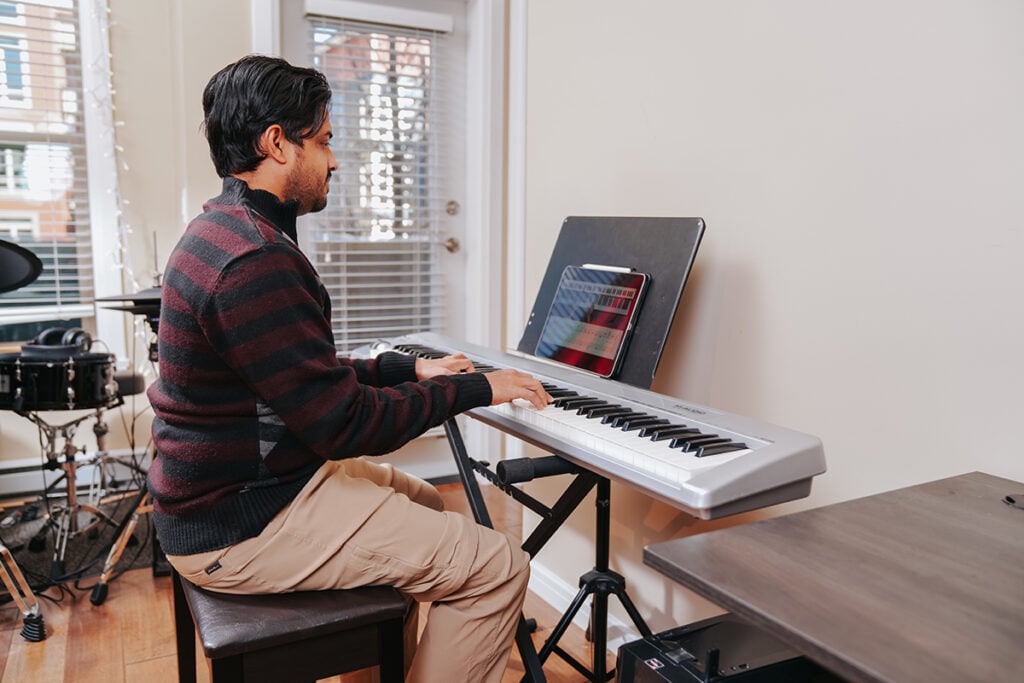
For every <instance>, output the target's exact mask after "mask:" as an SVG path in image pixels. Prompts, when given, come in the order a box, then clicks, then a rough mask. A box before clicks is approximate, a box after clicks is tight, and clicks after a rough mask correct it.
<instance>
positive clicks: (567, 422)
mask: <svg viewBox="0 0 1024 683" xmlns="http://www.w3.org/2000/svg"><path fill="white" fill-rule="evenodd" d="M490 410H493V411H495V412H498V413H502V414H505V415H507V416H508V417H510V418H512V419H514V420H516V421H517V422H521V423H523V424H527V425H530V426H531V427H534V428H535V429H539V430H542V431H544V432H546V433H548V434H550V435H552V437H554V438H555V439H558V440H562V441H566V442H569V443H572V444H574V445H576V446H579V447H580V448H582V449H584V450H587V451H590V452H592V453H594V454H595V455H600V456H602V457H605V458H608V459H610V460H613V461H615V462H617V463H619V464H620V465H625V466H626V467H629V468H631V469H634V470H637V471H640V472H645V473H647V474H649V475H654V476H657V477H658V478H660V479H662V480H663V481H666V482H671V483H673V484H675V485H680V484H682V483H684V482H686V481H688V480H689V479H690V477H692V476H693V474H694V473H695V472H699V471H701V470H704V469H708V468H712V467H716V466H718V465H721V464H723V463H725V462H728V461H729V460H734V459H736V458H739V457H742V456H743V455H745V454H748V453H750V451H751V449H749V448H748V449H744V450H739V451H733V452H732V453H723V454H721V455H713V456H709V457H706V458H697V457H695V456H694V455H693V454H691V453H683V452H682V450H680V449H678V448H669V446H668V441H657V442H655V441H651V440H650V439H649V438H641V437H640V436H638V432H636V431H632V432H624V431H622V430H621V429H616V428H614V427H612V426H611V425H609V424H601V421H600V419H589V418H587V417H586V416H584V415H577V414H576V412H575V411H572V410H563V409H562V408H556V407H553V406H548V407H547V408H545V409H544V410H537V409H536V408H534V407H533V405H532V404H530V403H529V402H528V401H524V400H522V399H516V400H515V401H513V402H512V403H511V404H504V405H501V406H493V407H491V408H490Z"/></svg>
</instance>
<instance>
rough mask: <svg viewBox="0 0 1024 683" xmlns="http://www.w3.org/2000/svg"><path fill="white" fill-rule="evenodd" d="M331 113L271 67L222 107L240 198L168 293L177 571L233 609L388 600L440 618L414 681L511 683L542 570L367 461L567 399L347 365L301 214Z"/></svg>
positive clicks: (164, 527)
mask: <svg viewBox="0 0 1024 683" xmlns="http://www.w3.org/2000/svg"><path fill="white" fill-rule="evenodd" d="M330 96H331V91H330V87H329V85H328V83H327V81H326V79H325V78H324V77H323V75H321V74H320V73H318V72H316V71H314V70H312V69H301V68H297V67H294V66H291V65H290V64H288V63H287V62H285V61H283V60H280V59H275V58H270V57H261V56H250V57H246V58H244V59H242V60H240V61H238V62H236V63H234V64H231V65H229V66H227V67H225V68H224V69H222V70H221V71H220V72H218V73H217V74H216V75H214V76H213V78H212V79H211V80H210V82H209V83H208V84H207V86H206V89H205V91H204V93H203V110H204V114H205V121H204V127H205V132H206V137H207V140H208V142H209V145H210V154H211V157H212V158H213V162H214V165H215V166H216V169H217V172H218V174H219V175H220V176H221V177H222V178H223V179H224V180H223V183H224V185H223V192H222V194H221V195H220V196H219V197H217V198H215V199H213V200H211V201H210V202H209V203H207V204H206V206H205V207H204V212H203V213H202V214H201V215H200V216H199V217H197V218H196V219H195V220H193V221H192V222H191V223H190V224H189V226H188V229H187V230H186V232H185V234H184V236H183V237H182V239H181V241H180V242H179V244H178V246H177V248H176V249H175V251H174V253H173V254H172V255H171V258H170V261H169V263H168V266H167V271H166V276H165V279H164V285H163V291H162V300H163V302H162V311H161V319H160V326H159V337H160V339H159V354H160V378H159V379H158V380H157V382H156V383H155V384H154V385H153V386H152V387H151V389H150V391H149V398H150V401H151V403H152V405H153V409H154V412H155V419H154V422H153V438H154V443H155V446H156V451H157V457H156V459H155V461H154V462H153V465H152V467H151V468H150V471H149V487H150V490H151V491H152V493H153V497H154V499H155V511H154V520H155V524H156V528H157V533H158V535H159V538H160V543H161V545H162V546H163V549H164V551H165V552H166V553H167V556H168V560H169V561H170V563H171V564H172V565H173V566H174V567H175V569H176V570H177V571H178V572H180V573H181V575H182V576H183V577H185V578H186V579H188V580H189V581H191V582H193V583H195V584H197V585H199V586H202V587H205V588H208V589H211V590H215V591H223V592H229V593H277V592H286V591H296V590H321V589H332V588H350V587H355V586H362V585H368V584H383V585H392V586H395V587H397V588H398V589H400V590H401V591H403V592H405V593H406V594H408V595H410V596H412V597H413V598H415V599H416V600H417V601H430V602H432V603H433V605H432V608H431V612H430V614H429V617H428V620H427V626H426V629H425V631H424V633H423V636H422V638H421V641H420V645H419V648H418V650H417V654H416V656H415V658H414V660H413V663H412V669H411V671H410V680H412V681H438V682H444V683H450V682H451V681H499V680H500V679H501V674H502V671H503V670H504V668H505V662H506V660H507V658H508V653H509V650H510V649H511V641H512V634H513V631H514V629H515V625H516V623H517V620H518V615H519V612H520V609H521V605H522V600H523V596H524V594H525V591H526V581H527V576H528V557H527V555H526V554H525V553H524V552H523V551H522V550H521V549H520V548H518V546H517V545H516V544H515V543H514V542H513V541H511V540H510V539H508V538H507V537H505V536H504V535H502V534H500V533H497V532H495V531H493V530H491V529H486V528H483V527H479V526H477V525H476V524H474V523H473V522H472V521H471V520H469V519H467V518H466V517H464V516H462V515H458V514H453V513H448V512H444V511H442V507H443V506H442V502H441V498H440V495H439V494H438V493H437V491H436V490H435V489H434V488H433V487H431V486H430V485H429V484H426V483H425V482H423V481H420V480H418V479H416V478H414V477H411V476H409V475H406V474H404V473H402V472H399V471H396V470H394V469H392V468H390V467H388V466H383V465H379V464H375V463H373V462H370V461H368V460H365V459H362V458H359V457H357V456H362V455H376V454H381V453H386V452H389V451H392V450H394V449H396V448H398V447H399V446H401V445H402V444H404V443H406V442H407V441H409V440H410V439H412V438H415V437H416V436H418V435H420V434H422V433H423V432H424V431H425V430H427V429H429V428H430V427H433V426H435V425H437V424H440V423H442V422H443V421H444V420H446V419H448V418H449V417H452V416H453V415H455V414H456V413H459V412H461V411H464V410H467V409H469V408H473V407H477V406H484V405H488V404H491V405H494V404H498V403H502V402H507V401H511V400H513V399H516V398H519V399H525V400H527V401H529V402H531V403H532V404H533V405H535V406H537V407H538V408H541V407H543V406H544V405H546V404H547V403H548V402H549V401H550V396H549V395H548V394H547V393H546V392H545V391H544V389H543V388H542V387H541V386H540V383H539V382H538V381H537V380H536V379H534V378H533V377H530V376H529V375H525V374H523V373H520V372H517V371H514V370H503V371H500V372H494V373H490V374H487V375H483V374H479V373H474V372H472V370H473V367H472V364H471V363H470V362H469V360H468V359H466V358H465V357H464V356H461V355H457V356H449V357H446V358H442V359H439V360H424V359H413V358H410V357H407V356H403V355H400V354H395V353H386V354H382V355H381V356H379V357H378V358H376V359H375V360H366V361H360V360H339V359H338V358H337V356H336V352H335V347H334V338H333V335H332V333H331V326H330V318H331V316H330V301H329V299H328V297H327V293H326V291H325V290H324V288H323V285H322V284H321V283H320V280H319V278H318V277H317V274H316V272H315V270H314V269H313V267H312V265H311V264H310V263H309V261H308V260H307V259H306V257H305V256H304V255H303V253H302V252H301V251H300V250H299V248H298V246H297V245H296V234H295V218H296V216H297V215H299V214H303V213H307V212H311V211H319V210H321V209H323V208H324V206H326V203H327V193H328V184H329V180H330V176H331V173H332V172H333V171H334V170H335V169H336V168H337V162H336V161H335V158H334V154H333V153H332V151H331V135H332V132H331V123H330V120H329V117H328V105H329V100H330ZM453 644H457V647H453Z"/></svg>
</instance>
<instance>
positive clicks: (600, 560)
mask: <svg viewBox="0 0 1024 683" xmlns="http://www.w3.org/2000/svg"><path fill="white" fill-rule="evenodd" d="M394 350H396V351H400V352H403V353H408V354H411V355H415V356H419V357H425V358H434V357H440V356H444V355H448V354H452V353H465V354H466V355H467V356H468V357H469V358H470V360H472V361H473V363H474V365H475V366H476V368H477V370H478V371H481V372H488V371H491V370H495V369H498V368H501V367H515V368H517V369H519V370H523V371H525V372H528V373H531V374H533V375H534V376H537V377H538V378H539V379H541V381H542V383H544V386H545V388H546V389H547V390H548V392H549V393H550V394H551V395H552V396H553V397H555V402H554V403H553V404H552V406H549V408H547V409H545V410H543V411H538V410H535V409H533V408H532V407H525V406H522V405H518V404H517V402H513V403H512V404H505V405H502V406H493V407H489V408H477V409H474V410H471V411H469V413H468V414H469V415H470V416H471V417H474V418H476V419H478V420H480V421H482V422H484V423H485V424H488V425H491V426H493V427H496V428H498V429H501V430H503V431H505V432H507V433H509V434H512V435H514V436H516V437H517V438H520V439H523V440H525V441H527V442H529V443H532V444H533V445H535V446H538V447H540V448H543V449H546V450H548V451H549V452H554V453H555V454H556V455H552V456H547V457H541V458H520V459H516V460H506V461H502V462H500V463H498V464H497V466H496V468H495V471H492V470H491V469H490V467H489V465H488V463H486V462H482V461H478V460H474V459H473V458H471V457H470V456H469V454H468V453H467V452H466V447H465V444H464V442H463V439H462V436H461V433H460V431H459V427H458V425H457V423H456V422H455V421H454V420H450V421H448V422H447V423H446V424H445V432H446V434H447V436H448V441H449V445H450V446H451V449H452V453H453V455H454V456H455V462H456V465H457V466H458V469H459V476H460V478H461V479H462V482H463V485H464V486H465V489H466V495H467V497H468V498H469V504H470V508H471V510H472V513H473V516H474V518H475V519H476V521H477V522H478V523H480V524H483V525H485V526H488V527H492V526H493V525H492V523H491V520H490V516H489V515H488V513H487V508H486V505H485V503H484V501H483V498H482V496H481V494H480V489H479V486H478V485H477V483H476V479H475V478H474V476H473V473H474V472H476V473H478V474H480V475H481V476H483V477H484V478H485V479H487V480H488V481H490V482H492V483H493V484H495V485H496V486H497V487H498V488H499V489H501V490H502V491H504V492H505V493H506V494H508V495H509V496H511V497H512V498H514V499H515V500H516V501H518V502H519V503H521V504H522V505H524V506H526V507H527V508H529V509H530V510H532V511H533V512H535V513H536V514H538V515H540V516H541V519H542V521H541V523H540V524H539V525H538V526H537V528H536V529H534V531H533V533H531V534H530V536H529V538H527V539H526V541H525V542H524V543H523V546H522V547H523V549H524V550H526V551H527V552H528V553H530V555H531V557H532V556H535V555H536V554H537V552H539V551H540V549H541V548H542V547H543V546H544V544H545V543H547V541H548V540H549V539H550V538H551V537H552V535H553V534H554V533H555V531H556V530H557V529H558V528H559V527H560V526H561V525H562V524H563V523H564V522H565V521H566V520H567V519H568V517H569V515H571V514H572V512H573V511H574V510H575V509H576V508H577V507H578V506H579V504H580V503H581V502H582V501H583V499H584V498H585V497H586V495H587V494H588V493H589V492H590V491H591V490H592V489H594V488H595V487H596V489H597V521H596V527H597V528H596V530H595V531H596V538H595V546H596V548H595V566H594V569H593V570H592V571H590V572H587V573H586V574H584V575H583V576H582V577H581V578H580V591H579V593H578V594H577V596H576V598H575V599H574V600H573V601H572V603H571V604H570V606H569V608H568V609H567V611H566V613H565V614H564V615H563V617H562V619H561V620H560V621H559V623H558V625H557V626H556V627H555V630H554V631H553V632H552V634H551V636H549V638H548V640H547V641H546V642H545V644H544V646H543V647H542V648H541V650H540V652H537V651H536V649H535V648H534V646H533V641H532V639H531V638H530V629H529V628H528V627H527V625H526V622H525V621H524V620H522V619H521V620H520V624H519V628H518V630H517V633H516V642H517V645H518V647H519V651H520V653H521V655H522V657H523V664H524V667H525V669H526V676H525V677H524V680H527V681H533V682H534V683H540V682H541V681H544V680H546V679H545V677H544V674H543V671H542V670H541V664H542V663H543V662H544V661H545V660H546V659H547V657H548V656H549V655H550V654H551V653H552V652H554V653H556V654H558V655H559V656H560V657H562V658H563V659H565V660H566V661H567V662H568V663H569V664H570V665H571V666H573V668H575V669H577V670H578V671H579V672H580V673H582V674H583V675H584V676H586V677H587V679H588V680H590V681H593V682H595V683H604V681H605V680H607V679H608V678H609V675H608V673H607V667H606V664H605V657H606V650H607V616H608V612H607V608H608V596H609V595H615V596H616V597H617V598H619V600H620V601H621V602H622V604H623V606H624V607H625V609H626V611H627V613H628V614H629V616H630V618H631V619H632V620H633V622H634V624H635V625H636V627H637V629H638V630H639V631H640V633H641V635H642V636H643V637H649V636H650V635H651V631H650V629H649V628H648V627H647V625H646V624H645V623H644V620H643V618H642V617H641V616H640V614H639V612H638V611H637V609H636V607H635V606H634V605H633V603H632V601H631V600H630V599H629V597H628V596H627V595H626V592H625V580H624V579H623V577H622V576H621V575H619V574H617V573H615V572H613V571H611V570H610V569H609V567H608V562H609V532H610V488H611V487H610V482H609V478H614V479H617V480H621V481H623V482H625V483H627V484H629V485H630V486H633V487H635V488H637V489H639V490H642V491H643V492H644V493H646V494H647V495H650V496H653V497H655V498H658V499H660V500H663V501H665V502H667V503H669V504H670V505H673V506H674V507H676V508H679V509H681V510H684V511H686V512H688V513H690V514H692V515H694V516H696V517H699V518H703V519H712V518H716V517H722V516H725V515H730V514H735V513H738V512H744V511H747V510H753V509H758V508H761V507H765V506H766V505H773V504H776V503H781V502H785V501H788V500H794V499H796V498H800V497H803V496H806V495H807V494H808V493H809V492H810V485H811V478H812V477H813V476H815V475H818V474H821V473H822V472H824V471H825V461H824V455H823V452H822V448H821V442H820V441H819V440H818V439H816V438H815V437H812V436H809V435H806V434H800V433H798V432H793V431H791V430H787V429H784V428H781V427H777V426H775V425H770V424H767V423H763V422H760V421H757V420H753V419H750V418H744V417H742V416H738V415H731V414H728V413H725V412H722V411H716V410H713V409H710V408H707V407H704V406H698V405H696V404H689V403H686V402H684V401H680V400H678V399H674V398H671V397H666V396H662V395H659V394H655V393H653V392H650V391H646V390H643V389H638V388H636V387H630V386H627V385H623V384H619V383H614V382H612V383H609V382H608V381H607V380H601V379H599V378H596V377H591V376H588V375H585V374H584V373H579V372H576V371H573V370H569V369H566V368H564V367H553V366H551V365H550V364H546V363H542V362H539V361H538V360H537V359H535V358H528V357H523V356H517V355H513V354H508V353H502V352H497V351H493V350H490V349H486V348H483V347H479V346H475V345H472V344H468V343H465V342H460V341H457V340H451V339H447V338H445V337H441V336H439V335H435V334H422V335H411V336H409V337H403V338H400V339H397V340H395V341H394ZM561 474H572V475H574V479H573V481H572V483H571V484H570V485H569V486H568V487H567V488H566V489H565V491H564V492H563V493H562V495H561V497H559V499H558V501H556V502H555V504H554V505H553V506H551V507H550V508H549V507H547V506H545V505H544V504H543V503H541V502H539V501H537V500H536V499H534V498H533V497H531V496H530V495H528V494H527V493H525V492H524V491H522V490H521V489H519V488H517V487H516V486H514V485H515V484H518V483H523V482H526V481H530V480H532V479H535V478H540V477H546V476H554V475H561ZM588 595H592V596H593V602H592V605H591V620H590V629H589V631H590V633H589V635H590V639H591V641H592V642H593V644H594V653H593V663H592V668H591V669H590V670H589V671H588V670H587V669H586V668H585V667H584V665H582V664H580V663H579V662H578V661H576V660H575V659H573V658H572V657H571V656H570V655H568V653H566V652H564V651H563V650H562V649H561V648H559V647H558V640H559V639H560V638H561V636H562V635H563V634H564V632H565V630H566V629H567V628H568V626H569V625H570V624H571V622H572V619H573V617H574V616H575V615H576V613H577V612H578V610H579V608H580V607H581V606H582V604H583V602H584V601H585V599H586V598H587V596H588Z"/></svg>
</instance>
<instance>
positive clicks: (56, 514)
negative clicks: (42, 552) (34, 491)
mask: <svg viewBox="0 0 1024 683" xmlns="http://www.w3.org/2000/svg"><path fill="white" fill-rule="evenodd" d="M20 414H21V415H22V416H24V417H26V418H27V419H28V420H29V421H31V422H32V423H33V424H35V425H36V427H38V428H39V433H40V436H41V437H42V440H44V441H45V445H44V446H43V456H44V458H45V462H44V463H43V468H44V469H48V470H61V472H62V474H61V475H60V476H59V477H58V478H57V479H56V480H54V481H53V482H51V483H50V484H49V485H47V486H46V488H45V489H44V490H43V494H42V495H43V498H44V499H47V498H48V497H49V496H50V493H51V492H52V491H53V490H54V489H55V488H56V487H57V486H58V485H59V484H60V483H61V482H65V484H66V489H67V503H66V504H65V505H62V506H60V507H57V508H54V509H53V510H52V511H51V512H50V514H49V515H48V517H47V520H46V523H45V524H44V525H43V527H42V528H41V529H40V531H39V533H38V534H37V535H36V538H35V539H33V541H34V544H41V543H42V538H43V536H44V535H45V533H46V531H47V529H49V528H56V530H57V535H56V539H55V541H54V548H53V565H52V566H51V569H50V576H51V578H52V579H54V580H60V579H62V578H63V577H64V574H65V571H66V566H65V560H64V558H65V554H66V552H67V546H68V541H69V540H70V539H72V538H74V537H75V536H77V535H79V534H82V533H86V534H93V533H95V532H96V530H97V529H98V528H99V527H100V526H102V525H104V524H107V525H110V526H113V527H116V526H117V524H115V523H114V520H112V519H111V518H110V516H109V515H107V514H106V513H105V512H103V511H102V510H100V509H99V507H98V503H99V500H98V495H97V491H98V490H99V491H102V484H101V487H100V489H98V490H97V489H96V488H95V487H93V489H92V493H91V495H90V496H89V501H88V502H86V503H80V502H79V500H78V482H77V474H76V473H77V471H78V468H79V467H82V466H84V465H87V464H93V463H94V461H95V459H94V460H91V461H89V462H85V463H79V462H77V461H76V455H77V454H78V453H79V452H85V447H84V446H83V447H78V446H75V445H74V444H73V443H72V439H74V436H75V432H76V431H77V430H78V426H79V425H80V424H81V423H82V422H84V421H85V420H88V419H90V418H93V417H95V419H96V425H95V426H94V428H93V433H94V434H95V435H96V442H97V444H96V445H97V452H99V453H103V452H105V451H106V449H105V447H104V437H105V435H106V433H107V428H106V423H104V422H103V408H99V409H97V410H96V411H95V413H94V414H88V415H83V416H81V417H77V418H75V419H73V420H70V421H68V422H65V423H63V424H56V425H55V424H50V423H49V422H47V421H46V420H44V419H43V418H41V417H40V416H39V413H36V412H23V413H20ZM60 439H63V441H64V445H63V446H62V447H60V448H58V440H60ZM62 457H63V461H62V460H61V458H62ZM102 465H103V463H102V462H101V463H100V466H101V476H103V474H102ZM83 512H85V513H89V514H90V515H91V516H92V518H91V519H90V521H89V522H88V523H87V524H86V525H85V526H80V521H81V520H80V519H79V516H80V515H81V513H83ZM30 547H32V546H31V545H30Z"/></svg>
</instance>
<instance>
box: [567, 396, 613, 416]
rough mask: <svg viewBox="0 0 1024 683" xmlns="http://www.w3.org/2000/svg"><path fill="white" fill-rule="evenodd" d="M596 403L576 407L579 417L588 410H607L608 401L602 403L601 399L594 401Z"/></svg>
mask: <svg viewBox="0 0 1024 683" xmlns="http://www.w3.org/2000/svg"><path fill="white" fill-rule="evenodd" d="M594 401H595V402H594V403H579V404H577V405H576V406H575V408H576V414H577V415H583V414H584V413H586V412H587V411H588V410H594V409H596V408H607V407H608V402H607V401H602V400H600V399H594Z"/></svg>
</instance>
